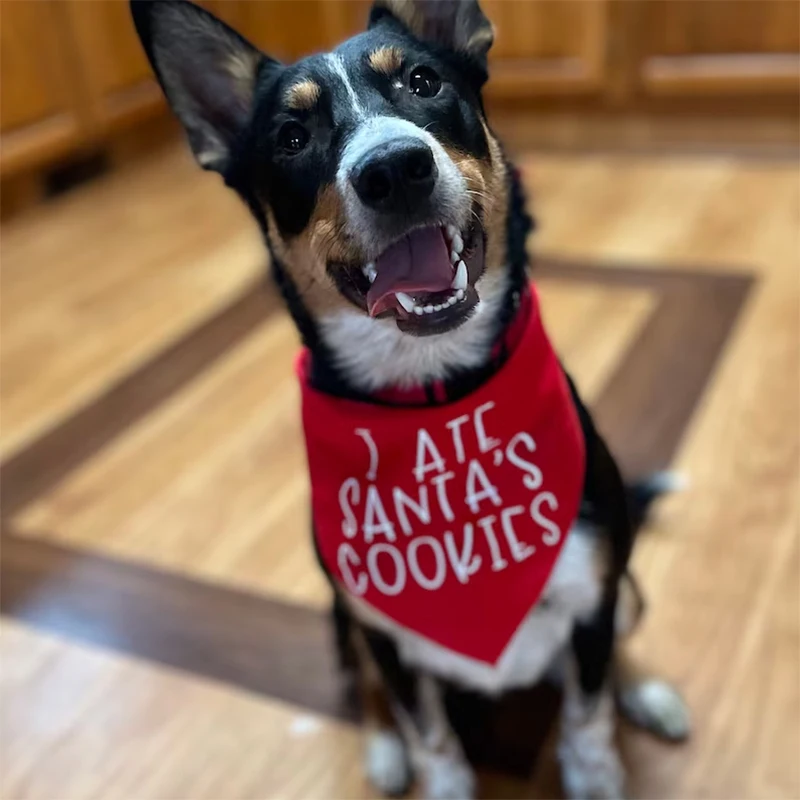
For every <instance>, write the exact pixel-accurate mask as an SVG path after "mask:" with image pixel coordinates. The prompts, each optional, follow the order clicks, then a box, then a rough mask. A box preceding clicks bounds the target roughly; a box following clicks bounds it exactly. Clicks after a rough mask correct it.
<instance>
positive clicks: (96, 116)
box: [64, 0, 163, 132]
mask: <svg viewBox="0 0 800 800" xmlns="http://www.w3.org/2000/svg"><path fill="white" fill-rule="evenodd" d="M64 6H65V10H66V12H67V14H68V17H69V24H70V27H69V29H68V30H67V31H66V32H67V33H71V38H72V40H73V42H74V46H75V49H76V53H77V55H78V59H79V62H80V69H81V77H82V82H83V89H84V91H85V92H86V93H87V94H88V96H89V103H90V108H91V114H92V124H93V126H94V127H95V129H96V131H97V132H99V131H101V130H107V129H109V128H113V127H114V126H117V125H120V124H126V123H133V122H135V121H137V120H138V119H141V118H142V117H145V116H148V115H150V114H153V113H156V112H158V111H160V110H161V109H162V108H163V100H162V97H161V92H160V90H159V89H158V87H157V86H156V83H155V80H154V79H153V76H152V72H151V71H150V65H149V64H148V63H147V58H146V57H145V54H144V51H143V50H142V46H141V45H140V44H139V39H138V37H137V36H136V31H135V30H134V28H133V24H132V22H131V14H130V10H129V9H128V4H127V3H121V2H108V0H67V2H65V3H64Z"/></svg>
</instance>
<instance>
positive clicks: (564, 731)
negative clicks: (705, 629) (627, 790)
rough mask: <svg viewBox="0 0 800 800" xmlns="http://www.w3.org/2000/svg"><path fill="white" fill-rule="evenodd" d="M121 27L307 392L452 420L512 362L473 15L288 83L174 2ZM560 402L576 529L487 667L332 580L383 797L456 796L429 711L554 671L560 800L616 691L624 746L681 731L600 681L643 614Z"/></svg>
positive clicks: (500, 171)
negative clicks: (254, 250)
mask: <svg viewBox="0 0 800 800" xmlns="http://www.w3.org/2000/svg"><path fill="white" fill-rule="evenodd" d="M132 10H133V17H134V21H135V25H136V29H137V31H138V33H139V36H140V37H141V40H142V43H143V45H144V48H145V50H146V52H147V55H148V57H149V59H150V62H151V64H152V66H153V68H154V70H155V73H156V75H157V77H158V79H159V81H160V83H161V86H162V88H163V90H164V93H165V94H166V96H167V99H168V101H169V103H170V105H171V106H172V108H173V110H174V112H175V113H176V115H177V117H178V118H179V120H180V121H181V123H182V124H183V126H184V128H185V129H186V133H187V135H188V139H189V142H190V145H191V148H192V150H193V151H194V154H195V156H196V158H197V160H198V162H199V163H200V165H201V166H202V167H203V168H204V169H208V170H214V171H216V172H219V173H220V174H221V175H222V176H223V177H224V179H225V182H226V184H227V185H228V186H230V187H231V188H232V189H234V190H235V191H236V192H237V193H238V194H239V195H240V196H241V198H242V199H243V200H244V201H245V203H246V204H247V206H248V207H249V208H250V210H251V212H252V213H253V215H254V216H255V218H256V220H257V221H258V222H259V224H260V226H261V228H262V230H263V232H264V236H265V239H266V242H267V245H268V247H269V252H270V254H271V257H272V266H273V272H274V277H275V280H276V282H277V284H278V286H279V287H280V290H281V292H282V294H283V296H284V298H285V300H286V303H287V305H288V308H289V312H290V313H291V315H292V317H293V319H294V321H295V323H296V324H297V327H298V329H299V331H300V334H301V336H302V338H303V341H304V344H305V346H306V348H307V349H308V352H309V354H310V355H309V360H308V371H307V376H308V381H309V383H310V385H311V386H312V387H313V388H314V390H315V391H317V392H319V393H322V394H324V395H327V396H331V397H336V398H344V399H347V400H355V401H358V402H361V403H366V404H370V403H380V404H382V405H383V406H384V407H385V406H386V405H389V406H391V405H392V403H402V399H398V398H401V397H402V393H403V392H406V391H409V390H410V389H411V388H412V387H417V388H420V389H421V390H422V392H423V397H425V398H426V399H427V401H428V402H429V403H430V404H437V403H452V402H458V401H460V400H461V399H463V398H468V397H469V396H470V395H471V393H473V392H475V391H477V390H479V389H480V387H482V386H483V385H484V384H485V383H486V382H487V381H489V380H491V379H492V378H493V376H495V374H496V373H498V371H500V370H502V368H503V366H504V364H505V363H506V359H507V358H508V352H507V348H506V347H498V346H497V344H498V342H501V343H504V342H505V337H506V333H507V331H508V329H509V328H510V326H512V325H513V324H514V320H515V318H516V316H517V314H518V311H519V307H520V298H521V297H522V296H524V295H525V292H526V287H527V286H528V281H529V277H528V264H527V256H526V250H525V243H526V237H527V234H528V232H529V230H530V227H531V224H530V219H529V217H528V216H527V214H526V212H525V208H524V198H523V195H522V190H521V186H520V182H519V179H518V177H517V175H516V173H515V171H514V169H513V168H512V167H511V165H510V164H509V162H508V160H507V159H506V157H505V155H504V153H503V150H502V149H501V147H500V145H499V143H498V141H497V139H496V138H495V136H494V134H493V133H492V131H491V129H490V127H489V125H488V123H487V120H486V116H485V113H484V108H483V103H482V99H481V91H482V86H483V84H484V83H485V81H486V79H487V53H488V51H489V48H490V47H491V44H492V40H493V31H492V27H491V25H490V24H489V22H488V21H487V19H486V17H485V16H484V15H483V13H482V12H481V10H480V8H479V7H478V4H477V2H475V1H474V0H472V1H470V0H463V2H462V1H460V0H377V2H375V4H374V6H373V8H372V11H371V15H370V19H369V26H368V30H366V31H365V32H364V33H361V34H359V35H357V36H355V37H353V38H352V39H350V40H348V41H346V42H345V43H344V44H342V45H340V46H339V47H337V48H336V49H335V50H333V51H332V52H330V53H324V54H319V55H313V56H310V57H308V58H305V59H303V60H301V61H299V62H298V63H296V64H292V65H288V66H287V65H283V64H280V63H278V62H277V61H275V60H273V59H272V58H270V57H269V56H267V55H265V54H264V53H262V52H260V51H259V50H257V49H256V48H255V47H254V46H252V45H251V44H249V43H248V42H247V41H246V40H245V39H243V38H242V37H241V36H240V35H239V34H237V33H236V32H234V31H233V30H231V29H230V28H229V27H227V26H226V25H225V24H223V23H222V22H220V21H219V20H217V19H216V18H215V17H213V16H212V15H211V14H209V13H207V12H206V11H204V10H202V9H200V8H198V7H197V6H195V5H193V4H191V3H188V2H161V1H157V2H143V1H140V0H134V2H133V3H132ZM198 224H199V225H202V220H198ZM398 243H400V245H402V247H404V248H405V251H404V252H406V256H404V258H405V259H406V260H405V261H404V262H403V263H402V264H399V262H398V258H399V257H395V256H396V253H395V250H396V249H397V247H398ZM393 253H395V255H392V254H393ZM408 253H410V255H408ZM441 253H444V256H445V259H444V262H442V260H441V258H440V257H439V256H440V255H441ZM387 254H389V255H387ZM436 254H439V256H436ZM434 256H436V257H439V261H438V262H436V263H435V264H434V263H433V261H434V260H435V258H434ZM409 259H410V261H409ZM415 259H416V260H417V261H419V263H416V261H415ZM426 259H427V261H426ZM428 261H430V263H428ZM423 262H425V263H423ZM398 264H399V265H398ZM404 270H405V272H404ZM403 275H405V278H406V280H405V282H404V281H403V280H401V278H402V277H403ZM409 275H412V276H414V280H410V279H408V276H409ZM534 377H535V376H534ZM434 386H435V387H436V388H437V391H433V390H432V388H431V387H434ZM569 387H570V391H571V392H572V402H573V403H574V407H575V408H576V409H577V412H578V419H579V422H580V431H581V432H582V437H583V442H584V445H585V477H584V478H583V499H582V502H581V505H580V513H579V515H578V518H577V520H576V521H575V522H574V524H573V525H572V527H571V529H570V530H569V533H568V534H567V536H566V537H565V541H564V543H563V548H562V549H561V551H560V555H559V556H558V560H557V562H556V563H555V567H554V569H553V571H552V572H551V574H550V576H549V580H548V582H547V584H546V587H545V590H544V592H543V594H542V596H541V598H540V599H539V601H538V602H536V604H535V605H534V606H533V607H532V608H530V610H529V611H528V613H527V615H526V616H525V618H524V619H523V621H522V623H521V624H520V626H519V628H518V630H517V632H516V634H515V636H514V637H513V639H511V640H510V643H509V645H508V647H507V649H506V651H505V652H504V653H503V655H502V658H500V659H499V661H497V662H496V663H492V664H489V663H485V662H483V661H480V660H475V659H472V658H469V657H467V656H465V655H463V654H460V653H457V652H453V651H452V650H448V649H447V648H445V647H442V646H440V645H437V644H435V643H434V642H432V641H430V640H429V639H426V638H425V637H422V636H420V635H418V634H417V633H415V632H414V631H413V630H409V629H407V628H404V627H403V626H400V625H397V624H394V623H393V622H391V621H388V620H386V619H385V618H384V617H382V616H381V615H380V614H373V613H371V612H370V609H369V608H368V607H367V606H365V605H364V604H359V603H358V602H355V600H354V598H353V596H352V595H351V594H350V593H348V592H347V591H346V588H345V587H343V586H342V583H341V581H337V580H335V579H333V577H331V583H332V586H333V590H334V595H335V617H336V620H337V629H338V633H339V638H340V644H341V646H342V649H343V650H344V651H346V653H348V654H350V655H351V656H352V658H353V660H354V661H355V662H356V663H357V666H358V670H359V674H360V679H361V686H362V688H363V692H364V707H365V713H366V726H367V732H366V735H367V740H366V754H365V757H366V771H367V773H368V775H369V777H370V778H371V780H372V781H373V782H374V784H375V786H376V787H377V788H379V789H380V790H382V791H384V792H386V793H390V794H395V793H399V792H402V791H404V790H405V789H406V788H407V787H408V786H409V784H410V782H411V779H412V777H416V778H417V779H418V780H419V782H420V786H421V792H422V796H424V797H431V798H445V797H451V798H468V797H471V796H473V794H474V792H475V779H474V772H473V769H472V767H471V765H470V764H469V763H468V762H467V760H466V758H465V756H464V754H463V747H462V744H461V742H460V740H459V738H458V736H457V735H456V734H455V733H454V731H453V727H452V725H451V721H450V720H449V719H448V712H447V708H446V705H445V702H444V699H443V698H444V695H445V693H446V692H447V691H449V690H450V689H451V688H452V687H453V686H457V687H462V688H464V689H468V690H470V691H472V692H480V693H483V694H485V695H488V696H495V697H497V696H500V695H502V694H503V693H505V692H507V691H509V690H511V689H515V688H519V687H525V686H530V685H532V684H534V683H535V682H537V681H538V680H539V679H540V678H541V677H542V676H543V675H545V673H547V672H548V670H550V669H551V668H552V667H553V665H554V664H555V663H556V662H558V664H560V665H561V666H562V674H563V683H564V708H563V714H562V727H561V734H560V737H561V738H560V748H559V754H560V758H561V762H562V775H563V783H564V787H565V791H566V792H567V793H568V794H569V795H570V796H572V797H583V798H589V797H591V798H614V797H621V796H622V794H623V791H624V778H623V771H622V769H621V765H620V761H619V758H618V754H617V750H616V746H615V741H614V733H615V725H614V708H615V703H614V692H615V689H616V690H618V692H619V697H618V699H619V700H620V701H621V705H622V708H623V710H625V711H627V712H628V713H629V715H630V716H631V717H632V718H633V719H634V720H635V721H637V722H638V723H640V724H641V725H643V726H645V727H648V728H650V729H651V730H654V731H655V732H657V733H660V734H662V735H665V736H669V737H671V738H680V737H682V736H684V735H685V734H686V733H687V730H688V719H687V714H686V711H685V708H684V706H683V703H682V701H681V700H680V698H679V697H678V695H677V694H676V693H675V692H674V691H673V690H672V689H670V688H669V687H668V686H667V685H666V684H664V683H662V682H660V681H656V680H652V679H651V680H646V681H645V680H637V681H633V682H629V683H627V684H625V685H623V686H622V687H620V684H619V681H618V680H615V678H616V677H617V676H618V672H617V670H616V667H617V665H618V659H617V658H616V657H615V655H616V650H615V641H616V639H617V637H618V636H619V635H620V633H622V632H624V630H625V629H627V628H629V627H630V626H631V624H632V622H631V619H632V617H636V616H638V615H637V614H635V613H634V614H633V615H631V614H630V613H628V611H630V607H631V605H633V606H636V605H637V604H636V602H633V603H632V604H631V603H629V602H628V600H629V599H630V598H631V597H634V596H635V597H638V595H637V594H636V592H635V591H633V589H632V587H633V586H634V584H633V582H632V580H631V578H630V576H629V574H628V572H627V566H628V560H629V556H630V554H631V548H632V545H633V539H634V532H635V528H636V522H637V520H632V516H636V513H635V512H636V509H635V508H634V509H633V511H634V513H633V514H632V513H631V512H632V508H631V497H632V496H633V494H632V493H631V492H630V491H629V490H627V489H626V488H625V487H624V486H623V483H622V480H621V478H620V474H619V471H618V469H617V466H616V464H615V462H614V460H613V458H612V456H611V455H610V453H609V451H608V449H607V447H606V445H605V443H604V442H603V440H602V438H601V437H600V436H599V435H598V433H597V432H596V430H595V428H594V426H593V424H592V420H591V418H590V416H589V414H588V412H587V411H586V409H585V407H584V406H583V405H582V403H581V401H580V399H579V397H578V396H577V394H576V393H575V390H574V387H573V386H572V384H571V383H570V384H569ZM392 393H395V394H394V395H392ZM392 397H394V399H392ZM640 488H641V487H640ZM645 494H647V493H646V492H645ZM647 499H649V497H645V502H646V500H647ZM639 510H641V509H639ZM315 522H316V523H317V524H319V522H320V521H319V520H315Z"/></svg>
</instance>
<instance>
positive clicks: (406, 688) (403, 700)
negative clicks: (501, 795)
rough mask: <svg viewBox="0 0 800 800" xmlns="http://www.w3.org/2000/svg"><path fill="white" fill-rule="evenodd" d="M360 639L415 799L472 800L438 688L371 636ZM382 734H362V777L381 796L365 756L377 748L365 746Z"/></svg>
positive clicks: (471, 782) (471, 779)
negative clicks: (415, 788) (403, 751)
mask: <svg viewBox="0 0 800 800" xmlns="http://www.w3.org/2000/svg"><path fill="white" fill-rule="evenodd" d="M365 634H366V635H365V639H364V641H365V643H366V644H367V646H368V652H369V660H370V662H371V663H372V669H374V670H375V675H374V677H378V676H379V680H380V683H381V685H382V686H383V687H384V689H385V691H386V693H387V697H388V699H389V703H390V706H391V710H392V714H393V717H394V721H395V722H396V724H397V726H398V727H399V730H400V733H401V734H402V738H403V741H404V743H405V746H406V748H407V753H408V761H410V764H411V767H412V770H413V772H414V775H415V777H416V778H417V780H418V781H419V784H420V796H421V797H424V798H426V800H447V798H453V799H454V800H471V798H472V797H474V796H475V775H474V772H473V770H472V767H471V766H470V765H469V763H468V762H467V760H466V758H465V756H464V751H463V749H462V747H461V741H460V740H459V738H458V736H457V734H456V733H455V731H454V730H453V727H452V725H451V724H450V720H449V719H448V716H447V710H446V708H445V704H444V697H443V692H444V689H443V686H442V684H441V683H440V681H438V680H437V679H436V678H434V677H432V676H431V675H427V674H423V673H420V672H418V671H416V670H411V669H408V668H407V667H405V666H404V665H403V664H402V663H401V662H400V660H399V658H398V655H397V650H396V648H395V647H394V645H393V644H392V643H391V642H390V640H389V639H388V638H387V637H385V636H382V635H381V634H376V633H374V632H365ZM373 719H374V715H373ZM381 731H382V733H381ZM386 731H387V728H386V726H385V725H383V724H381V725H377V726H376V725H375V724H372V725H371V730H370V727H368V732H367V736H368V739H367V759H368V764H367V767H368V772H370V773H371V775H372V776H373V782H375V783H376V784H377V785H378V788H382V789H383V790H384V791H386V787H385V785H384V786H381V785H380V783H381V782H380V781H376V780H375V770H374V769H372V770H371V769H370V764H369V759H370V758H371V750H373V749H374V748H375V747H378V745H374V744H370V742H374V741H380V737H383V738H384V739H385V737H386V735H387V733H386Z"/></svg>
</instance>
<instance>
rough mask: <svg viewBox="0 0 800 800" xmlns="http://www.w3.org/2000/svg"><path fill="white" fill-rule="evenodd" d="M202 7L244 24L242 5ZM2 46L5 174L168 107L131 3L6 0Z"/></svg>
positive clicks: (212, 0) (225, 0) (0, 156)
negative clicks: (149, 61) (157, 83)
mask: <svg viewBox="0 0 800 800" xmlns="http://www.w3.org/2000/svg"><path fill="white" fill-rule="evenodd" d="M201 5H203V6H205V7H207V8H209V9H210V10H211V11H213V12H214V13H215V14H217V16H219V17H221V18H222V19H224V20H226V21H228V22H230V23H231V24H233V25H239V24H240V20H239V15H240V12H241V10H242V4H240V3H238V2H236V0H204V2H202V3H201ZM244 5H245V6H249V5H250V3H245V4H244ZM267 5H268V6H269V5H271V3H268V4H267ZM295 27H296V26H295ZM0 44H1V46H0V58H1V59H2V63H1V64H0V82H1V83H0V91H2V101H3V102H2V108H1V109H0V132H2V136H1V137H0V173H2V175H3V176H4V177H5V176H8V175H10V174H13V173H17V172H20V171H22V170H25V169H27V168H31V167H35V166H37V165H40V164H42V163H46V162H48V161H51V160H53V159H56V158H58V157H60V156H62V155H64V154H65V153H69V152H72V151H75V150H77V149H80V148H86V147H88V146H92V145H95V144H97V143H98V142H101V141H102V140H103V139H104V138H105V137H107V136H109V135H111V134H113V133H115V132H117V131H119V130H121V129H123V128H131V127H134V126H135V125H136V124H138V123H139V122H141V121H143V120H145V119H147V118H148V117H152V116H154V115H157V114H161V113H163V111H164V110H165V108H166V106H165V103H164V100H163V96H162V94H161V91H160V90H159V88H158V86H157V85H156V82H155V79H154V78H153V75H152V72H151V71H150V66H149V64H148V63H147V58H146V57H145V54H144V51H143V50H142V47H141V45H140V44H139V39H138V37H137V36H136V32H135V30H134V27H133V23H132V21H131V15H130V10H129V9H128V3H127V2H122V0H36V1H35V2H34V0H18V2H10V1H9V2H0Z"/></svg>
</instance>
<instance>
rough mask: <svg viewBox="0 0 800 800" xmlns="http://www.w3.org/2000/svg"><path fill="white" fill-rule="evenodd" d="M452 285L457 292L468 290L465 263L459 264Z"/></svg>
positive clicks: (460, 262)
mask: <svg viewBox="0 0 800 800" xmlns="http://www.w3.org/2000/svg"><path fill="white" fill-rule="evenodd" d="M450 285H451V286H452V287H453V289H456V290H459V289H466V288H467V265H466V264H465V263H464V262H463V261H459V262H458V269H457V270H456V276H455V278H453V282H452V283H451V284H450Z"/></svg>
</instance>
